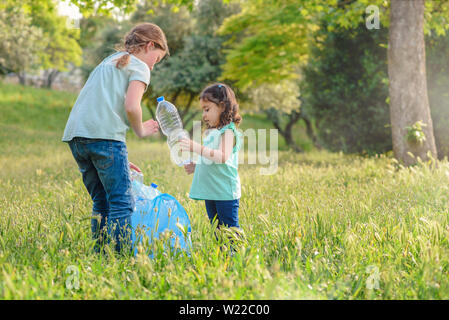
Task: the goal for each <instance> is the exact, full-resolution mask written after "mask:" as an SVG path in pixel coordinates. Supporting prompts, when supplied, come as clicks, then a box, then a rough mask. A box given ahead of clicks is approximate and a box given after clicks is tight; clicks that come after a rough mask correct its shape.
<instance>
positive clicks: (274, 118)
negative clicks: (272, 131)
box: [265, 108, 303, 152]
mask: <svg viewBox="0 0 449 320" xmlns="http://www.w3.org/2000/svg"><path fill="white" fill-rule="evenodd" d="M265 114H266V115H267V117H268V119H270V120H271V122H272V123H273V125H274V127H275V128H276V129H277V130H278V131H279V133H280V134H281V136H282V137H283V138H284V140H285V142H286V143H287V145H288V146H289V147H290V148H292V149H293V150H294V151H295V152H303V150H302V149H301V148H300V147H299V146H298V145H297V144H296V143H295V140H294V139H293V135H292V128H293V125H294V124H295V123H296V122H298V120H299V118H300V117H299V114H300V113H299V112H297V111H295V110H294V111H292V112H291V113H290V114H289V115H288V123H287V125H286V126H285V128H284V129H282V127H281V119H280V117H279V111H278V110H276V109H274V108H271V109H266V110H265Z"/></svg>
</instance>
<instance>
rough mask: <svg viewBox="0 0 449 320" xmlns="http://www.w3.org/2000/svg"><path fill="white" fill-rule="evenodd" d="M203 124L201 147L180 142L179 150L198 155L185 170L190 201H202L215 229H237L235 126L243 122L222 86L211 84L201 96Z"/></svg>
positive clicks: (237, 141) (238, 137)
mask: <svg viewBox="0 0 449 320" xmlns="http://www.w3.org/2000/svg"><path fill="white" fill-rule="evenodd" d="M200 105H201V108H202V109H203V121H204V123H205V124H206V126H207V128H208V129H209V130H208V131H207V136H206V138H205V139H204V145H201V144H199V143H197V142H195V141H192V140H189V139H182V140H181V149H182V150H186V151H193V152H195V153H197V154H199V155H200V157H199V158H198V161H197V163H196V164H195V163H189V164H187V165H185V166H184V168H185V170H186V172H187V173H188V174H191V173H193V172H194V176H193V181H192V186H191V188H190V194H189V196H190V198H192V199H195V200H204V201H205V204H206V211H207V214H208V216H209V219H210V221H211V222H212V221H213V220H214V218H216V219H217V220H218V225H219V226H220V225H224V226H227V227H235V228H240V226H239V216H238V209H239V199H240V195H241V191H240V178H239V174H238V171H237V170H238V152H239V150H240V146H241V134H240V133H239V132H238V131H237V129H236V126H238V125H239V123H240V122H241V121H242V117H241V116H240V115H239V106H238V104H237V101H236V98H235V94H234V92H233V91H232V90H231V88H229V87H228V86H227V85H225V84H221V83H218V84H213V85H211V86H209V87H207V88H206V89H204V90H203V92H202V93H201V95H200Z"/></svg>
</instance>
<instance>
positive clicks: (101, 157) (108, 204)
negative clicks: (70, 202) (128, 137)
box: [69, 137, 134, 252]
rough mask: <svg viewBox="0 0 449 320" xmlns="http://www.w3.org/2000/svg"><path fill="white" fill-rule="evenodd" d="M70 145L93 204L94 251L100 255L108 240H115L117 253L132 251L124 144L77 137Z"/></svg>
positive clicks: (127, 169) (131, 203) (129, 195)
mask: <svg viewBox="0 0 449 320" xmlns="http://www.w3.org/2000/svg"><path fill="white" fill-rule="evenodd" d="M69 146H70V150H71V151H72V154H73V157H74V158H75V160H76V162H77V164H78V167H79V170H80V172H81V174H82V176H83V182H84V185H85V187H86V189H87V191H88V192H89V195H90V197H91V198H92V201H93V209H92V220H91V227H92V235H93V238H94V240H96V244H95V251H96V252H99V251H100V248H101V247H102V246H103V245H104V243H105V241H106V240H107V241H109V240H110V239H114V241H115V244H116V246H115V250H116V251H117V252H120V251H122V249H123V248H124V246H128V245H129V248H130V250H131V231H130V229H131V214H132V212H133V209H134V199H133V197H132V194H131V179H130V175H129V174H130V171H129V164H128V151H127V149H126V144H125V143H123V142H120V141H114V140H103V139H88V138H80V137H76V138H73V139H72V140H71V141H70V142H69ZM105 229H106V232H105ZM106 238H107V239H106Z"/></svg>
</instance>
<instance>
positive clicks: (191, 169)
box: [184, 162, 196, 174]
mask: <svg viewBox="0 0 449 320" xmlns="http://www.w3.org/2000/svg"><path fill="white" fill-rule="evenodd" d="M195 166H196V164H195V163H193V162H190V163H188V164H185V165H184V169H185V170H186V172H187V174H192V173H193V172H195Z"/></svg>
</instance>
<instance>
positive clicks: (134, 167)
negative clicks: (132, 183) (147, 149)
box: [129, 161, 142, 173]
mask: <svg viewBox="0 0 449 320" xmlns="http://www.w3.org/2000/svg"><path fill="white" fill-rule="evenodd" d="M129 167H130V168H131V169H133V170H136V171H137V172H139V173H142V170H140V168H139V167H138V166H136V165H135V164H134V163H132V162H131V161H129Z"/></svg>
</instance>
